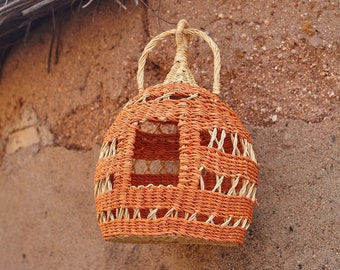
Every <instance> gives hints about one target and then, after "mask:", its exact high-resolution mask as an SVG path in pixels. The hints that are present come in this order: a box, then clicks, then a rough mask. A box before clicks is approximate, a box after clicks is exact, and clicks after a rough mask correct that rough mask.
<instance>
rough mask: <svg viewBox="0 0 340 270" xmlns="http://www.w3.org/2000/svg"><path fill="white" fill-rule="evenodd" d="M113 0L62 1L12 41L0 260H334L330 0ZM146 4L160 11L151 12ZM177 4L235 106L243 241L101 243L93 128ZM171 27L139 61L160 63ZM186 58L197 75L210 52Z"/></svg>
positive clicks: (278, 264) (178, 264) (271, 265)
mask: <svg viewBox="0 0 340 270" xmlns="http://www.w3.org/2000/svg"><path fill="white" fill-rule="evenodd" d="M148 5H149V8H146V7H145V6H143V5H142V3H140V4H139V6H134V5H132V3H131V4H129V5H128V9H127V10H126V11H124V10H123V9H119V7H118V5H117V4H115V3H114V1H100V2H99V3H98V5H93V6H92V7H90V8H88V9H86V10H83V11H82V12H80V13H77V14H73V13H71V12H70V13H65V14H63V16H62V20H61V32H60V36H59V38H58V39H57V40H59V42H55V43H54V44H53V46H52V55H51V66H50V72H49V73H48V72H47V62H48V52H49V49H50V40H51V36H52V32H53V26H52V22H46V23H45V24H44V25H42V26H40V27H39V28H38V29H35V30H34V31H33V32H32V33H30V35H29V39H28V41H27V43H26V44H19V45H17V46H15V47H14V48H13V49H12V51H11V53H10V55H9V57H8V59H7V62H6V65H5V67H4V70H3V74H2V80H1V83H0V134H1V140H0V153H1V162H0V163H1V169H0V220H1V221H2V222H1V225H0V246H1V248H0V265H1V268H3V269H47V268H50V269H71V268H75V269H336V268H337V267H338V266H339V260H338V255H339V249H338V245H337V242H338V239H339V230H337V220H338V219H339V215H338V211H337V209H338V207H339V195H338V194H339V172H338V171H339V170H338V169H337V168H338V167H339V158H338V157H339V149H340V148H339V138H338V136H339V134H340V133H339V131H340V130H339V129H340V125H339V109H338V107H339V82H338V78H339V68H338V64H337V63H338V55H339V51H338V40H339V32H340V31H339V30H340V29H339V25H340V24H339V23H337V21H338V18H337V15H336V7H337V2H336V1H329V2H324V1H309V2H303V1H288V0H287V1H280V2H275V3H274V2H272V1H243V2H242V1H241V2H240V1H186V2H185V1H161V2H160V1H148ZM156 15H158V16H160V17H161V18H162V19H165V20H166V21H167V22H165V21H163V20H161V19H159V18H158V17H157V16H156ZM181 18H186V19H187V20H188V21H189V23H190V25H191V26H193V27H195V28H200V29H202V30H203V31H206V32H207V33H209V34H210V36H211V37H212V38H213V39H214V40H215V41H216V43H217V44H218V46H219V47H220V49H221V55H222V73H221V75H222V81H221V82H222V98H223V99H224V100H225V101H226V102H227V103H228V104H229V105H230V106H231V107H232V108H233V109H234V110H235V111H236V112H237V113H238V114H239V115H240V117H241V119H243V120H244V122H245V124H246V126H247V127H248V129H249V131H250V133H251V135H252V136H253V140H254V147H255V150H256V154H257V159H258V161H259V163H260V186H259V190H258V194H257V198H258V205H257V206H256V208H255V212H254V220H253V224H252V225H251V227H250V230H249V232H248V235H247V238H246V241H245V243H244V246H242V247H239V248H221V247H213V248H212V247H209V246H196V245H189V246H185V245H183V246H177V245H169V244H159V245H135V244H117V243H106V242H104V241H103V240H102V239H101V236H100V232H99V228H98V226H97V223H96V214H95V207H94V199H93V181H92V179H93V175H94V170H95V163H96V161H97V157H98V153H99V145H100V143H101V140H102V137H103V135H104V133H105V131H106V129H107V128H108V127H109V125H110V124H111V123H112V122H113V120H114V118H115V116H116V114H117V113H118V111H119V110H120V109H121V108H122V106H123V105H124V104H125V102H126V101H127V100H128V99H129V98H130V97H132V96H134V95H135V94H136V92H137V91H136V83H135V75H136V72H137V61H138V57H139V56H140V53H141V51H142V49H143V47H144V46H145V44H146V43H147V41H148V40H150V38H151V37H152V36H154V35H156V34H158V33H160V32H162V31H164V30H167V29H170V28H173V27H175V25H172V24H169V23H168V22H174V23H176V22H177V21H178V20H179V19H181ZM173 46H174V43H173V41H171V40H168V41H164V42H162V43H161V44H160V46H159V47H158V48H157V49H156V50H155V52H154V53H152V54H151V55H150V61H149V62H148V64H147V69H146V78H145V79H146V82H147V84H149V85H152V84H155V83H157V82H161V81H162V79H163V78H164V77H165V75H166V72H167V70H168V69H169V68H170V66H171V62H172V57H173V55H174V50H173V49H172V48H173ZM189 63H190V66H191V69H192V72H193V74H194V76H195V78H196V80H197V82H198V84H199V85H201V86H203V87H205V88H208V89H209V88H210V85H211V78H212V54H211V52H210V51H209V49H208V47H207V45H206V44H204V42H203V41H201V40H199V39H192V41H191V44H190V54H189Z"/></svg>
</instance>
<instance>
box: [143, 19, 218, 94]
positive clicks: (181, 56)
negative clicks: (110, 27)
mask: <svg viewBox="0 0 340 270" xmlns="http://www.w3.org/2000/svg"><path fill="white" fill-rule="evenodd" d="M169 35H175V36H176V45H177V50H176V56H175V59H174V63H173V66H172V68H171V70H170V72H169V73H168V75H167V76H166V79H165V81H164V83H163V84H167V83H175V82H182V83H189V84H193V85H197V84H196V82H195V79H194V77H193V75H192V73H191V71H190V70H189V68H188V64H187V51H188V44H189V36H190V35H192V36H197V37H200V38H202V39H203V40H205V41H206V42H207V43H208V45H209V47H210V49H211V50H212V52H213V54H214V82H213V88H212V89H213V90H212V93H214V94H217V95H219V94H220V70H221V56H220V50H219V48H218V47H217V45H216V43H215V42H214V41H213V40H212V39H211V38H210V37H209V36H208V35H207V34H206V33H204V32H202V31H200V30H198V29H193V28H189V26H188V23H187V21H186V20H180V21H179V23H178V24H177V29H172V30H168V31H166V32H163V33H161V34H159V35H158V36H155V37H154V38H153V39H151V40H150V42H149V43H148V44H147V45H146V46H145V48H144V51H143V53H142V55H141V57H140V58H139V61H138V72H137V83H138V90H139V91H140V92H141V91H143V89H144V67H145V63H146V59H147V57H148V54H149V53H150V51H151V50H152V49H153V48H155V47H156V45H157V43H158V41H160V40H163V39H164V38H165V37H167V36H169Z"/></svg>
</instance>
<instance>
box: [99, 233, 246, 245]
mask: <svg viewBox="0 0 340 270" xmlns="http://www.w3.org/2000/svg"><path fill="white" fill-rule="evenodd" d="M105 240H107V241H110V242H121V243H134V244H159V243H163V244H183V245H214V246H224V247H237V246H240V245H241V244H239V243H228V242H227V243H225V242H214V241H209V240H204V239H198V238H193V237H188V236H175V235H162V236H148V235H144V236H131V235H117V236H114V237H112V238H110V239H105Z"/></svg>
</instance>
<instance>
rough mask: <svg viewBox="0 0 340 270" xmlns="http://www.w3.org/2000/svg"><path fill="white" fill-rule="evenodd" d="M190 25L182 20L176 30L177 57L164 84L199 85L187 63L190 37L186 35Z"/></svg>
mask: <svg viewBox="0 0 340 270" xmlns="http://www.w3.org/2000/svg"><path fill="white" fill-rule="evenodd" d="M188 28H189V25H188V22H187V21H186V20H180V21H179V23H178V24H177V29H176V45H177V50H176V55H175V59H174V63H173V66H172V68H171V69H170V71H169V73H168V75H167V76H166V78H165V81H164V82H163V84H168V83H188V84H191V85H197V83H196V81H195V78H194V76H193V75H192V73H191V71H190V69H189V67H188V61H187V53H188V44H189V35H188V34H185V33H184V30H185V29H188Z"/></svg>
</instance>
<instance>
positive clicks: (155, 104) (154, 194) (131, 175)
mask: <svg viewBox="0 0 340 270" xmlns="http://www.w3.org/2000/svg"><path fill="white" fill-rule="evenodd" d="M169 35H175V38H176V45H177V51H176V56H175V59H174V64H173V66H172V68H171V70H170V72H169V74H168V75H167V77H166V79H165V81H164V82H163V83H161V84H158V85H155V86H152V87H149V88H146V89H144V87H143V85H144V66H145V63H146V58H147V55H148V53H149V52H150V51H151V50H152V49H154V47H155V46H156V44H157V42H158V41H160V40H162V39H164V38H165V37H167V36H169ZM190 36H198V37H200V38H202V39H203V40H205V41H206V42H207V43H208V45H209V46H210V48H211V49H212V51H213V55H214V82H213V87H212V91H209V90H206V89H203V88H201V87H199V86H197V84H196V82H195V80H194V77H193V75H192V73H191V72H190V70H189V68H188V65H187V49H188V44H189V42H188V41H189V37H190ZM137 81H138V88H139V93H138V95H137V96H136V97H134V98H133V99H131V100H130V101H129V102H128V103H127V104H126V105H125V107H124V108H123V110H122V111H121V112H120V113H119V115H118V116H117V118H116V120H115V122H114V123H113V124H112V125H111V127H110V128H109V130H108V131H107V133H106V135H105V138H104V142H103V145H102V147H101V149H100V156H99V161H98V163H97V168H96V174H95V178H94V182H95V190H94V193H95V200H96V211H97V219H98V223H99V226H100V229H101V232H102V236H103V238H104V239H105V240H109V241H120V242H140V243H150V242H176V243H186V244H218V245H225V246H231V245H239V244H242V243H243V240H244V237H245V234H246V230H247V229H248V227H249V225H250V223H251V220H252V212H253V206H254V202H255V193H256V188H257V179H258V166H257V163H256V159H255V154H254V151H253V147H252V143H251V138H250V136H249V133H248V132H247V131H246V130H245V128H244V127H243V125H242V123H241V121H240V119H239V118H238V116H237V115H236V114H235V112H233V111H232V110H231V109H230V108H229V107H228V106H226V105H225V104H224V103H223V102H222V101H221V100H220V98H219V96H218V94H219V92H220V53H219V49H218V47H217V46H216V44H215V43H214V42H213V41H212V39H211V38H210V37H208V36H207V35H206V34H205V33H204V32H202V31H199V30H196V29H192V28H189V27H188V25H187V22H186V21H185V20H181V21H180V22H179V23H178V25H177V29H173V30H169V31H167V32H164V33H162V34H160V35H158V36H156V37H155V38H153V39H152V40H151V41H150V42H149V44H147V46H146V47H145V49H144V51H143V53H142V56H141V58H140V60H139V64H138V73H137Z"/></svg>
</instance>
